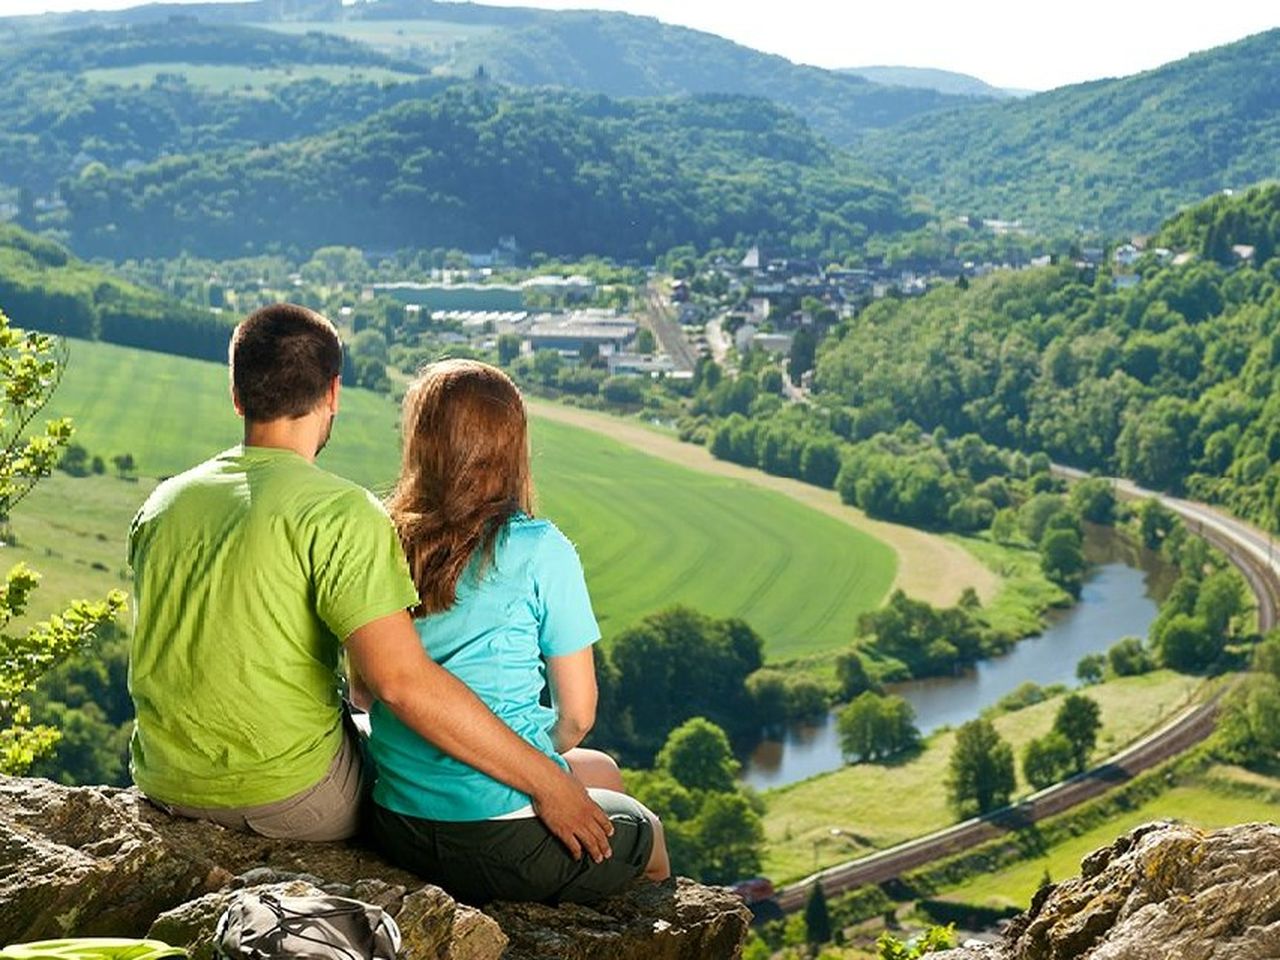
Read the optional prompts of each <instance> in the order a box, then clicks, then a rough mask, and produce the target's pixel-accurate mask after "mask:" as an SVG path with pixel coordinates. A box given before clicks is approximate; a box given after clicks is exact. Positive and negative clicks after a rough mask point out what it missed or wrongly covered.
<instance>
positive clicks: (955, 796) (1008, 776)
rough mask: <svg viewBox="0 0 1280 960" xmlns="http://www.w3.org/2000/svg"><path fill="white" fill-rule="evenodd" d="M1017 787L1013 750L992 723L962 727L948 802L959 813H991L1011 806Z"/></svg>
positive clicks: (950, 775) (977, 722)
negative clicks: (1005, 806) (1006, 805)
mask: <svg viewBox="0 0 1280 960" xmlns="http://www.w3.org/2000/svg"><path fill="white" fill-rule="evenodd" d="M1016 786H1017V780H1016V777H1015V773H1014V766H1013V748H1011V747H1010V746H1009V744H1008V743H1006V742H1005V741H1004V739H1003V738H1001V736H1000V734H999V733H997V732H996V728H995V727H994V726H992V725H991V722H990V721H989V720H983V719H978V720H970V721H969V722H968V723H966V724H964V725H963V726H961V727H960V729H959V730H957V731H956V743H955V748H954V750H953V751H952V754H951V762H950V766H949V769H948V774H947V800H948V802H949V803H950V804H951V806H952V808H953V809H954V810H955V811H956V813H957V814H958V815H960V816H964V815H966V814H967V813H970V812H974V811H976V812H977V813H980V814H981V813H989V812H990V811H992V810H994V809H996V808H997V807H1001V806H1004V805H1005V804H1006V803H1008V802H1009V798H1010V797H1011V796H1012V795H1013V791H1014V789H1015V788H1016Z"/></svg>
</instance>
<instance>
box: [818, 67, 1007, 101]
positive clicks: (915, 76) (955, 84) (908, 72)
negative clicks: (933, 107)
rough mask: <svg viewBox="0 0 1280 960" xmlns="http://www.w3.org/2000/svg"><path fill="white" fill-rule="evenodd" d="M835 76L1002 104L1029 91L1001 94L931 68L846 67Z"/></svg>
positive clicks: (1002, 91) (973, 80) (985, 85)
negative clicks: (997, 101) (1003, 101)
mask: <svg viewBox="0 0 1280 960" xmlns="http://www.w3.org/2000/svg"><path fill="white" fill-rule="evenodd" d="M837 72H838V73H849V74H853V75H854V76H858V77H862V78H863V79H864V80H870V81H871V82H872V83H879V84H882V85H884V86H887V87H921V88H923V89H925V90H936V91H937V92H938V93H946V94H952V95H954V96H958V97H985V98H988V99H992V100H1004V99H1007V98H1009V97H1023V96H1028V95H1029V94H1030V91H1025V90H1005V89H1002V88H1001V87H993V86H992V85H991V84H989V83H987V82H986V81H985V80H979V79H978V78H977V77H973V76H970V75H969V74H967V73H955V72H953V71H951V70H935V69H933V68H931V67H847V68H845V69H843V70H839V71H837Z"/></svg>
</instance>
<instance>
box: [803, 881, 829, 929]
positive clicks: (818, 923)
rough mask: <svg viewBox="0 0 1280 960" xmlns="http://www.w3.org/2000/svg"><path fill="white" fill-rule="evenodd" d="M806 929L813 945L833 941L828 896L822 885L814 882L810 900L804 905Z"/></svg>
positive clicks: (810, 891)
mask: <svg viewBox="0 0 1280 960" xmlns="http://www.w3.org/2000/svg"><path fill="white" fill-rule="evenodd" d="M804 928H805V932H806V934H807V939H808V942H809V943H811V944H815V945H817V944H822V943H828V942H830V940H831V914H830V912H829V911H828V910H827V895H826V894H825V893H824V892H823V890H822V884H821V883H818V882H817V881H814V884H813V886H812V887H811V888H810V890H809V899H808V900H806V901H805V904H804Z"/></svg>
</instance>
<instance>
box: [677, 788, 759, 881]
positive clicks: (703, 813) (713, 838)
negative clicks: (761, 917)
mask: <svg viewBox="0 0 1280 960" xmlns="http://www.w3.org/2000/svg"><path fill="white" fill-rule="evenodd" d="M693 833H694V835H695V836H696V837H697V838H698V842H699V843H700V845H701V848H702V856H701V860H702V862H701V864H700V869H699V870H698V876H699V878H700V879H701V880H702V881H703V882H705V883H732V882H733V881H735V880H740V879H742V878H743V877H749V876H752V875H753V874H757V873H759V872H760V848H761V846H762V845H763V843H764V824H763V823H762V822H761V821H760V814H759V813H757V812H756V811H755V809H754V808H753V807H752V805H751V802H750V801H749V800H748V799H747V797H746V795H745V794H743V793H742V792H741V791H740V790H735V791H733V792H731V793H710V794H708V795H707V797H706V799H705V800H703V803H702V809H701V810H700V811H699V812H698V816H697V818H696V819H695V820H694V821H693Z"/></svg>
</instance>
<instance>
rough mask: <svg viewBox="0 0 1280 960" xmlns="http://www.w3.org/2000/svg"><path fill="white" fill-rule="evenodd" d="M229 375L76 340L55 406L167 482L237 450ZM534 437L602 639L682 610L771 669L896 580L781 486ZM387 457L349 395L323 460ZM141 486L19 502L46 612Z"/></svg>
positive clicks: (343, 464) (552, 513)
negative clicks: (726, 619) (723, 619)
mask: <svg viewBox="0 0 1280 960" xmlns="http://www.w3.org/2000/svg"><path fill="white" fill-rule="evenodd" d="M226 378H227V375H226V370H225V368H224V367H222V366H221V365H219V364H214V363H207V362H201V361H196V360H188V359H185V358H179V357H171V356H165V355H161V354H155V353H148V352H145V351H140V350H130V349H127V348H123V347H118V346H114V345H110V344H100V343H89V342H83V341H75V342H73V343H72V357H71V364H70V367H69V369H68V371H67V375H66V377H65V379H64V381H63V383H62V386H61V387H60V388H59V390H58V392H57V394H55V396H54V400H53V402H52V403H51V405H50V408H49V412H50V413H51V414H56V415H67V416H71V417H72V418H74V420H75V422H76V425H77V441H78V442H79V443H81V444H82V445H83V446H85V447H86V448H87V449H88V450H89V452H90V453H91V454H97V455H101V456H102V457H103V458H104V459H106V460H108V461H110V458H111V457H112V456H114V455H116V454H118V453H124V452H128V453H131V454H133V456H134V458H135V459H136V461H137V463H138V468H139V472H140V474H142V475H143V477H157V476H166V475H169V474H173V473H177V472H179V471H181V470H183V469H185V468H186V467H188V466H190V465H192V464H194V463H197V462H199V461H200V460H202V459H204V458H205V457H207V456H209V455H210V454H211V453H213V452H216V451H217V450H219V449H222V448H225V447H228V446H231V445H232V444H234V443H235V442H236V441H237V440H238V438H239V421H238V420H237V419H236V418H235V416H234V414H233V412H232V411H231V407H230V402H229V400H228V398H227V379H226ZM533 433H534V465H535V466H534V472H535V477H536V479H537V482H538V485H539V490H540V502H541V505H542V506H541V509H542V512H543V513H545V515H547V516H549V517H551V518H552V519H554V520H556V521H557V522H558V523H559V524H560V525H561V526H562V527H563V528H564V530H565V532H566V533H567V534H568V535H569V536H570V537H571V538H572V539H573V540H574V541H575V542H576V543H577V545H578V547H579V550H580V552H581V554H582V557H583V561H584V563H585V565H586V568H587V575H588V580H589V582H590V583H591V586H592V594H593V597H594V600H595V604H596V608H597V613H598V615H599V616H600V619H601V625H602V627H603V629H604V631H605V634H606V636H607V635H609V634H610V633H612V632H616V631H618V630H620V629H622V628H624V627H626V626H627V625H629V624H631V623H633V622H635V621H636V620H637V619H639V618H640V617H642V616H644V615H645V614H647V613H651V612H654V611H656V610H659V609H662V608H664V607H666V606H669V605H671V604H675V603H685V604H688V605H690V606H693V607H695V608H697V609H699V610H702V611H704V612H707V613H710V614H714V615H718V616H730V615H732V616H740V617H743V618H744V619H746V620H747V621H748V622H750V623H751V624H752V625H753V626H754V627H755V628H756V629H757V630H759V631H760V632H761V634H762V635H763V636H764V637H765V639H766V642H767V648H766V650H767V654H768V656H769V657H770V658H771V659H789V658H792V657H796V656H801V655H805V654H813V653H817V652H821V651H830V650H833V649H836V648H838V647H840V646H842V645H844V644H845V643H847V642H848V641H849V640H850V639H851V637H852V634H853V631H854V624H855V623H856V621H857V617H858V615H859V614H860V613H861V612H862V611H864V610H867V609H871V608H873V607H875V606H877V605H878V604H879V603H880V601H881V600H882V599H883V597H884V596H885V594H886V593H887V591H888V589H889V585H890V584H891V583H892V582H893V579H894V575H895V562H896V558H895V555H894V552H893V551H892V550H891V549H890V548H889V547H888V546H886V545H884V544H883V543H881V542H879V541H878V540H877V539H875V538H874V537H872V536H871V535H869V534H867V533H865V532H861V531H858V530H856V529H852V528H850V527H849V526H848V525H846V524H842V523H840V522H838V521H837V520H835V519H833V518H831V517H828V516H825V515H824V514H822V513H821V512H818V511H816V510H812V509H809V508H808V507H806V506H803V505H801V504H799V503H796V502H794V501H792V500H790V499H788V498H787V497H785V496H782V495H780V494H778V493H776V492H773V491H770V490H766V489H760V488H758V487H756V486H754V485H752V484H750V483H747V482H744V481H741V480H733V479H728V478H724V477H718V476H713V475H707V474H703V473H699V472H696V471H693V470H690V469H687V468H682V467H679V466H676V465H673V464H670V463H667V462H665V461H663V460H660V459H657V458H655V457H651V456H646V455H645V454H643V453H641V452H638V451H636V450H634V449H632V448H630V447H628V446H625V445H623V444H621V443H619V442H617V441H614V440H611V439H609V438H607V437H603V436H600V435H598V434H595V433H591V432H588V431H584V430H581V429H577V428H575V427H573V426H570V425H566V424H562V423H556V422H553V421H548V420H545V419H541V418H537V419H535V421H534V430H533ZM397 447H398V440H397V434H396V409H395V406H394V404H393V403H392V402H391V401H389V400H388V399H387V398H385V397H382V396H379V395H377V394H373V393H369V392H367V391H362V390H348V391H344V393H343V395H342V408H341V412H340V414H339V417H338V423H337V425H336V426H335V429H334V435H333V440H332V441H331V443H330V445H329V447H328V448H326V450H325V451H324V452H323V453H322V454H321V458H320V463H321V465H322V466H324V467H325V468H326V469H329V470H333V471H334V472H337V473H340V474H343V475H345V476H348V477H351V478H352V479H354V480H356V481H358V482H360V483H362V484H364V485H366V486H368V487H370V488H372V489H374V490H379V491H381V490H385V489H386V488H387V485H388V483H389V482H390V481H391V480H392V479H393V478H394V475H395V472H396V469H397V462H398V453H397ZM149 489H150V481H148V480H145V479H144V480H140V481H138V482H136V483H131V482H127V481H122V480H120V479H118V478H116V477H112V476H107V477H96V478H84V479H71V478H68V477H65V476H62V475H59V476H57V477H54V478H52V479H51V480H50V481H49V482H47V483H46V484H42V485H41V486H40V487H38V488H37V490H36V492H35V493H34V494H33V495H32V497H31V498H30V499H29V500H28V501H27V502H25V503H23V504H22V505H21V506H20V507H19V509H18V511H17V514H16V516H15V518H14V528H15V533H16V534H17V536H18V540H19V544H20V545H21V546H19V547H17V548H7V549H8V550H11V551H14V552H13V557H14V559H19V558H21V559H26V560H29V561H30V562H32V563H33V565H35V566H37V568H38V569H42V570H44V571H46V573H47V575H48V579H49V584H48V585H49V589H48V590H47V591H46V594H47V597H45V598H42V600H43V601H44V602H46V603H48V604H49V605H50V609H52V607H53V606H57V605H59V604H60V603H61V602H62V599H63V597H64V596H69V595H78V594H82V593H83V594H88V595H93V594H95V593H100V592H101V591H102V590H103V589H106V588H109V587H110V586H117V585H119V584H120V582H121V580H120V568H121V567H122V566H123V550H124V546H123V544H124V537H125V534H126V531H127V527H128V521H129V518H130V517H131V516H132V514H133V512H134V510H136V508H137V506H138V504H139V503H141V501H142V499H143V498H144V497H145V496H146V493H147V492H148V490H149ZM68 504H75V507H76V508H75V509H74V510H68V509H67V505H68ZM84 544H89V545H90V546H91V547H92V550H91V551H89V553H91V554H92V559H88V555H87V554H86V556H81V554H82V553H84V551H83V550H81V545H84ZM73 545H74V546H73ZM46 551H53V552H54V553H56V554H61V556H52V555H50V554H48V553H46ZM19 552H21V553H22V554H23V555H22V556H21V557H19V556H18V553H19ZM99 554H101V556H99ZM3 559H8V558H3ZM83 559H88V562H87V563H81V562H79V561H80V560H83ZM93 563H98V564H100V565H101V566H102V567H105V569H97V568H94V567H93V566H92V564H93ZM81 584H83V586H81ZM64 585H65V587H64ZM64 589H65V590H67V591H70V592H69V593H64Z"/></svg>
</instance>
